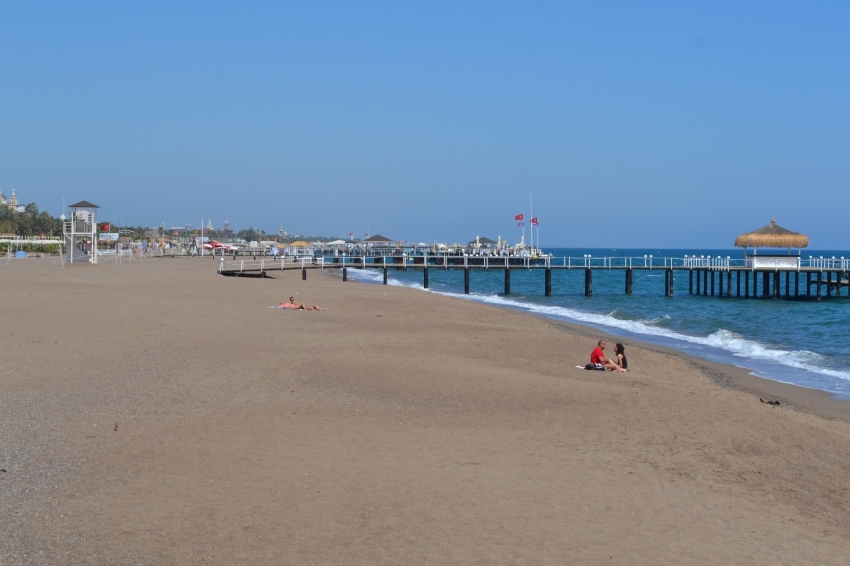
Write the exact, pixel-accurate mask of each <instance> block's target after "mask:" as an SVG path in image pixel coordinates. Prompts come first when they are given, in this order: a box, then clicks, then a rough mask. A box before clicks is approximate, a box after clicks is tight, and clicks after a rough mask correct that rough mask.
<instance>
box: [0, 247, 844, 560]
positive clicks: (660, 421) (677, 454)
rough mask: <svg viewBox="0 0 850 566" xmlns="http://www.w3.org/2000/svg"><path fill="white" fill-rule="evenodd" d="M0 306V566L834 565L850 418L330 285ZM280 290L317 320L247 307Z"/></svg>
mask: <svg viewBox="0 0 850 566" xmlns="http://www.w3.org/2000/svg"><path fill="white" fill-rule="evenodd" d="M25 261H28V260H25ZM0 286H2V287H1V288H2V290H3V299H2V302H0V320H2V322H3V325H2V328H3V331H4V338H5V340H4V349H3V354H2V357H0V391H2V396H0V468H3V469H5V470H7V471H6V472H5V473H0V507H2V509H3V510H4V536H3V537H0V564H4V565H5V564H126V563H132V564H218V563H244V564H302V563H310V564H352V563H353V564H384V563H385V564H400V563H405V564H410V563H421V564H426V563H427V564H434V563H464V564H504V563H507V564H512V563H519V564H564V563H586V564H596V563H602V562H604V563H606V564H648V563H671V562H675V563H680V564H721V563H722V564H726V563H736V564H741V563H745V564H777V563H778V564H784V563H787V564H841V563H846V556H848V555H850V535H848V533H850V520H848V507H850V506H848V503H850V488H848V485H850V471H848V470H850V424H848V421H850V419H848V412H847V410H846V409H845V408H844V407H845V406H846V404H844V403H842V402H839V401H834V400H831V399H829V398H828V397H826V396H825V395H820V394H818V392H816V391H812V390H806V389H802V388H796V387H792V386H784V385H782V384H778V383H774V382H770V381H768V380H761V379H758V378H753V377H752V376H748V375H747V374H746V372H745V371H743V370H739V369H737V368H731V367H728V366H722V365H717V364H710V363H708V362H703V361H701V360H694V359H690V358H686V357H684V356H681V355H678V354H676V353H675V352H670V351H665V350H663V349H660V348H656V347H652V346H647V345H640V344H636V343H631V344H628V355H629V362H630V366H631V367H632V371H631V372H629V373H628V374H614V373H601V372H588V371H583V370H577V369H575V366H576V365H577V364H584V363H585V361H586V358H587V357H588V356H589V352H590V350H591V349H592V347H593V345H594V344H595V341H596V339H597V338H598V337H599V336H598V335H597V333H596V332H595V331H593V330H590V329H587V328H583V327H576V326H570V325H564V324H560V323H555V322H553V321H550V320H545V319H540V318H536V317H533V316H529V315H526V314H522V313H518V312H512V311H506V310H502V309H497V308H495V307H491V306H488V305H482V304H475V303H472V302H469V301H464V300H460V299H454V298H448V297H443V296H438V295H435V294H430V293H423V292H421V291H416V290H413V289H408V288H403V287H391V286H380V285H366V284H356V283H342V282H341V281H340V280H339V278H338V277H335V276H333V274H331V273H329V272H328V271H325V272H321V271H310V272H309V274H308V280H307V281H301V277H300V272H297V271H296V272H286V273H280V274H276V276H275V278H274V279H271V278H268V279H247V278H226V277H221V276H218V275H216V274H215V273H214V262H213V261H212V260H203V259H199V258H198V259H168V258H166V259H150V260H144V261H142V262H134V263H130V264H123V265H114V264H111V265H109V264H105V265H99V266H74V267H73V268H68V269H64V270H63V269H61V268H59V267H56V266H51V265H47V264H38V263H32V264H26V265H24V264H21V263H14V262H13V264H12V265H3V266H0ZM291 294H295V297H296V299H297V300H299V301H302V302H306V303H308V304H319V305H321V306H323V307H325V308H327V309H328V311H327V312H289V311H282V310H273V309H268V308H267V306H269V305H273V304H276V303H278V302H281V301H284V300H285V299H286V298H288V297H289V296H290V295H291ZM599 299H600V300H604V298H602V297H600V298H599ZM752 392H755V393H756V394H755V395H754V394H753V393H752ZM758 395H761V396H762V397H765V398H766V397H768V396H769V397H770V398H771V399H773V398H777V399H780V400H781V401H782V405H780V407H779V408H774V407H772V406H769V405H767V404H764V403H761V402H760V401H759V399H758Z"/></svg>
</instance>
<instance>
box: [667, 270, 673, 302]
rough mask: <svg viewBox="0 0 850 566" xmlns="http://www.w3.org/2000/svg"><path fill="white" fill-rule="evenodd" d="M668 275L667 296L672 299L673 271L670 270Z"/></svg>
mask: <svg viewBox="0 0 850 566" xmlns="http://www.w3.org/2000/svg"><path fill="white" fill-rule="evenodd" d="M667 273H668V275H667V277H666V279H667V296H668V297H672V296H673V270H672V269H668V270H667Z"/></svg>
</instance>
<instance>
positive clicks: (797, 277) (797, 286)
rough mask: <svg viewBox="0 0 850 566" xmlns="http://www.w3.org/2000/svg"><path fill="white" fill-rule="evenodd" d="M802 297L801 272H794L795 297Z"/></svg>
mask: <svg viewBox="0 0 850 566" xmlns="http://www.w3.org/2000/svg"><path fill="white" fill-rule="evenodd" d="M799 296H800V272H799V271H795V272H794V297H795V298H796V297H799Z"/></svg>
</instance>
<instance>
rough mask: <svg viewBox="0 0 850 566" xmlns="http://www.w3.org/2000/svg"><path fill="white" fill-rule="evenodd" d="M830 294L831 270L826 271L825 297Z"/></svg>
mask: <svg viewBox="0 0 850 566" xmlns="http://www.w3.org/2000/svg"><path fill="white" fill-rule="evenodd" d="M831 296H832V272H831V271H827V272H826V297H827V298H829V297H831Z"/></svg>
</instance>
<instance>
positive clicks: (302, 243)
mask: <svg viewBox="0 0 850 566" xmlns="http://www.w3.org/2000/svg"><path fill="white" fill-rule="evenodd" d="M289 246H291V247H293V248H309V247H310V243H309V242H305V241H303V240H298V241H297V242H292V243H291V244H289Z"/></svg>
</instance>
